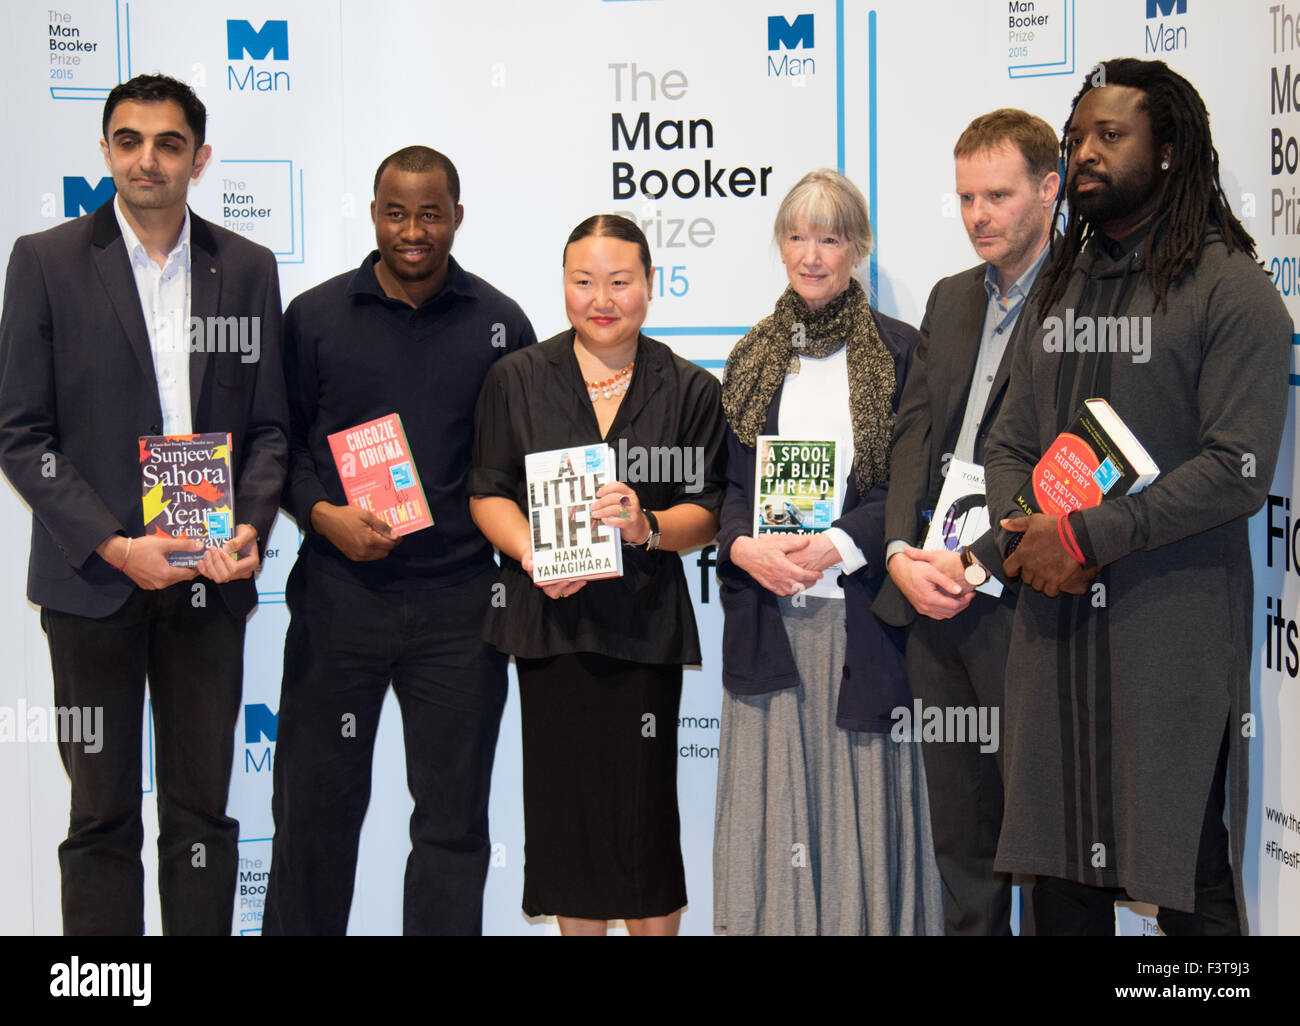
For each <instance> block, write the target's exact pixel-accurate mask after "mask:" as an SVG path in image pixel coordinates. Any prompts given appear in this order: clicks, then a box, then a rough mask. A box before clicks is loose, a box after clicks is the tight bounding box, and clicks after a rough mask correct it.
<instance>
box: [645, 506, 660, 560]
mask: <svg viewBox="0 0 1300 1026" xmlns="http://www.w3.org/2000/svg"><path fill="white" fill-rule="evenodd" d="M641 512H642V513H644V514H645V518H646V520H648V521H649V522H650V535H649V537H647V538H646V540H645V547H646V551H647V552H653V551H654V550H655V549H657V548H659V518H658V517H657V516H655V515H654V514H653V513H651V512H650V511H649V510H648V509H643V510H642V511H641Z"/></svg>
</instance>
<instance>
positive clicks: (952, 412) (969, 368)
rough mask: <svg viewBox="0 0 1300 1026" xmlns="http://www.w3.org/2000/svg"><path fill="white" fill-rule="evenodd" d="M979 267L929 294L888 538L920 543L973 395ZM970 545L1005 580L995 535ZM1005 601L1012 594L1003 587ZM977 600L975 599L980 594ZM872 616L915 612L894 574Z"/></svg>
mask: <svg viewBox="0 0 1300 1026" xmlns="http://www.w3.org/2000/svg"><path fill="white" fill-rule="evenodd" d="M987 267H988V264H980V265H979V266H977V267H972V268H970V269H969V270H965V271H962V272H961V273H960V274H954V275H952V277H950V278H944V279H943V280H942V281H940V282H939V283H938V284H937V285H935V287H934V288H933V289H932V290H931V291H930V299H929V301H928V302H927V303H926V304H925V318H924V319H923V320H922V321H921V339H920V342H919V343H918V344H917V347H916V355H915V356H914V357H913V360H912V372H911V374H910V375H908V378H907V388H906V389H905V390H904V392H903V401H902V405H901V406H900V408H899V411H898V419H897V420H896V421H895V422H894V451H893V453H892V455H891V456H890V473H889V500H888V502H887V503H886V506H885V539H886V541H887V542H888V541H889V540H892V539H894V538H902V539H903V540H904V541H906V542H908V543H909V544H912V545H920V544H921V543H922V541H923V540H924V537H925V530H926V526H927V525H926V524H925V520H924V518H923V517H922V515H921V514H922V512H923V511H924V510H933V509H934V507H935V504H936V503H937V502H938V501H939V492H940V490H941V489H942V488H943V470H944V466H945V465H946V463H947V460H945V459H944V456H945V455H946V454H949V453H951V452H952V451H953V449H954V448H956V445H957V436H958V435H959V434H960V433H961V422H962V416H963V415H964V414H965V412H966V400H967V397H968V396H969V395H970V386H971V378H972V377H973V376H974V374H975V360H976V357H977V356H978V355H979V347H980V336H981V335H982V334H983V331H984V315H985V312H986V310H987V308H988V301H989V299H988V292H987V291H986V290H985V288H984V275H985V269H986V268H987ZM1036 302H1037V296H1036V295H1034V294H1033V293H1031V294H1030V296H1028V297H1027V298H1026V299H1025V305H1024V306H1023V307H1021V310H1020V316H1019V317H1017V318H1016V324H1015V327H1014V328H1013V329H1012V335H1011V338H1010V339H1009V340H1008V341H1007V348H1006V352H1005V353H1003V356H1002V362H1001V363H1000V364H999V365H998V370H997V374H996V375H995V376H994V378H993V387H992V390H991V391H990V392H989V398H988V403H987V404H986V405H985V407H984V414H983V416H982V417H981V418H980V424H979V431H978V433H977V435H976V437H975V462H976V463H979V464H983V462H984V443H985V442H986V441H987V440H988V434H989V429H990V428H991V427H992V426H993V421H994V420H995V419H996V418H997V414H998V409H999V408H1000V406H1001V404H1002V397H1003V396H1004V395H1005V394H1006V390H1007V379H1008V377H1009V376H1010V373H1011V353H1012V350H1013V349H1014V348H1015V346H1016V340H1017V339H1018V338H1019V337H1020V336H1021V327H1022V325H1024V324H1025V323H1027V322H1028V321H1029V320H1032V319H1033V304H1034V303H1036ZM971 549H972V550H973V551H974V552H975V555H976V556H977V557H978V558H979V560H980V562H981V563H983V564H984V565H985V566H986V567H987V568H988V569H989V572H990V573H995V574H997V575H998V576H999V578H1001V577H1002V556H1001V553H1000V552H999V551H998V547H997V543H996V541H995V540H994V537H993V533H992V532H986V533H985V534H984V535H983V536H982V537H980V538H978V539H977V540H976V541H975V543H974V544H973V545H971ZM1003 596H1004V601H1006V600H1008V599H1010V598H1011V596H1008V594H1007V593H1006V592H1003ZM977 597H978V596H977ZM872 608H873V609H874V611H875V613H876V615H877V616H879V617H880V618H881V619H882V620H884V621H885V622H886V623H891V624H894V625H895V626H897V627H904V626H906V625H908V624H910V623H911V622H912V621H913V619H915V617H916V610H915V609H913V608H912V604H911V603H910V602H908V601H907V599H906V598H904V596H903V593H902V592H901V591H899V590H898V586H897V585H896V584H894V582H893V580H892V579H886V581H885V584H884V586H883V587H882V588H881V590H880V597H879V598H878V599H877V600H876V602H875V605H874V606H873V607H872Z"/></svg>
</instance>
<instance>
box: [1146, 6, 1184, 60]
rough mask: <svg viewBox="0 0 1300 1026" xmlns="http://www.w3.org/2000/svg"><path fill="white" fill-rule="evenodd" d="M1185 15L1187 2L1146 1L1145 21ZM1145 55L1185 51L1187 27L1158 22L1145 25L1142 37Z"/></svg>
mask: <svg viewBox="0 0 1300 1026" xmlns="http://www.w3.org/2000/svg"><path fill="white" fill-rule="evenodd" d="M1186 13H1187V0H1147V20H1148V21H1150V20H1151V19H1153V18H1171V17H1177V16H1178V15H1182V14H1186ZM1142 42H1143V47H1144V50H1145V52H1146V53H1173V52H1176V51H1178V50H1186V49H1187V26H1186V25H1179V24H1172V25H1171V24H1168V23H1167V22H1163V21H1162V22H1159V23H1157V24H1155V25H1147V26H1146V30H1145V33H1144V35H1143V40H1142Z"/></svg>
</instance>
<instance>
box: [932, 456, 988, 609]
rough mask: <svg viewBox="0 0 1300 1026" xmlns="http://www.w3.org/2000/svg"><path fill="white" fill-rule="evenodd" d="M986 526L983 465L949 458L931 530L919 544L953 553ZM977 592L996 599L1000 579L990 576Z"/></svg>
mask: <svg viewBox="0 0 1300 1026" xmlns="http://www.w3.org/2000/svg"><path fill="white" fill-rule="evenodd" d="M988 529H989V507H988V500H987V499H986V498H985V497H984V468H983V467H981V466H980V465H979V464H978V463H967V462H966V461H965V460H959V459H951V460H949V461H948V470H947V475H946V476H945V477H944V479H943V488H942V489H940V491H939V502H938V504H937V505H936V506H935V507H934V516H933V517H931V518H930V529H929V530H928V531H926V533H925V544H924V545H922V546H921V547H922V548H924V549H931V550H935V551H940V552H942V551H944V550H947V551H948V552H956V551H958V550H960V549H961V547H962V546H963V545H969V544H971V542H973V541H974V540H975V539H976V538H978V537H980V535H982V534H984V532H985V531H987V530H988ZM975 590H976V591H982V592H983V593H984V594H986V595H992V596H993V597H994V598H997V597H998V596H999V595H1001V594H1002V582H1001V581H999V580H998V579H997V578H996V577H993V576H991V575H990V577H989V579H988V580H987V581H985V582H984V583H983V584H981V585H980V586H979V587H978V588H976V589H975Z"/></svg>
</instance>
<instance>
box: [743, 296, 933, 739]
mask: <svg viewBox="0 0 1300 1026" xmlns="http://www.w3.org/2000/svg"><path fill="white" fill-rule="evenodd" d="M875 317H876V326H877V328H878V330H879V332H880V340H881V341H882V342H883V343H884V344H885V346H886V348H888V350H889V351H890V353H891V354H892V355H893V357H894V380H895V382H896V384H895V388H894V395H893V397H892V399H893V405H894V408H895V409H897V408H898V404H899V401H900V397H901V395H902V394H903V383H904V382H905V381H907V380H908V378H909V376H910V373H912V371H909V367H912V366H914V365H913V350H914V347H915V345H916V329H915V328H913V327H912V326H911V325H910V324H904V323H903V322H902V321H897V320H894V318H892V317H886V316H885V315H884V314H882V313H879V312H876V314H875ZM783 389H784V382H783V383H782V386H781V387H778V388H777V390H776V394H775V395H774V396H773V397H772V402H771V403H770V404H769V405H768V408H767V420H766V423H765V424H764V426H763V433H764V434H769V435H774V434H776V433H777V430H776V427H777V422H778V411H779V410H780V408H781V393H782V391H783ZM756 458H757V454H756V452H755V450H754V447H753V446H749V445H745V444H743V443H742V442H741V441H740V439H739V438H737V437H736V433H735V432H734V431H732V430H731V428H730V427H728V428H727V494H726V498H725V499H724V500H723V504H722V518H721V523H720V525H719V527H718V591H719V593H720V597H721V601H722V609H723V613H724V614H725V618H724V620H723V625H722V683H723V685H724V686H725V687H726V688H727V690H728V691H730V692H732V693H733V694H738V695H759V694H764V693H766V692H770V691H780V690H783V689H785V688H793V687H798V685H799V671H798V669H797V668H796V667H795V662H794V653H793V651H792V650H791V648H790V639H789V637H788V636H787V635H786V632H785V625H784V624H783V623H782V622H781V609H780V606H779V605H778V604H777V597H776V596H775V595H773V594H772V593H771V592H770V591H768V590H767V589H766V588H764V587H763V586H762V585H760V584H759V583H758V582H757V581H755V580H754V579H753V578H752V577H750V576H749V574H748V573H746V572H745V571H744V570H742V569H740V567H738V566H736V564H735V563H733V562H732V561H731V546H732V544H733V543H734V542H735V540H736V539H737V538H739V537H740V536H741V535H742V534H745V535H748V534H753V529H754V521H753V517H754V495H753V492H754V461H755V459H756ZM844 488H845V492H844V505H843V506H842V507H841V510H840V518H839V519H838V520H836V521H835V525H834V526H836V527H839V528H842V529H843V530H844V531H845V532H847V533H848V535H849V537H850V538H852V539H853V542H854V544H855V545H857V546H858V548H860V549H861V550H862V554H863V555H864V556H865V557H866V559H867V565H866V566H864V567H862V568H861V569H860V570H858V571H857V572H856V573H854V574H851V575H845V574H841V575H840V585H841V586H842V587H843V588H844V616H845V619H846V621H847V624H848V639H847V645H846V649H845V653H844V672H843V676H842V677H841V679H840V697H839V705H838V707H837V709H836V717H835V722H836V723H837V725H839V726H841V727H843V728H845V729H846V730H867V731H874V732H877V733H880V732H885V731H888V730H889V729H890V727H891V725H892V723H893V719H892V717H891V712H892V710H893V709H895V708H896V707H898V706H905V705H908V704H909V703H910V702H911V700H912V695H911V691H910V690H909V689H908V685H907V671H906V668H905V666H904V661H903V651H904V643H905V636H904V632H903V631H901V630H898V629H897V628H894V627H890V626H887V625H886V624H884V623H881V622H880V620H878V619H877V618H876V617H875V616H873V615H872V612H871V604H872V603H873V602H874V601H875V600H876V595H877V594H878V592H879V591H880V586H881V582H882V580H885V579H886V578H884V577H883V569H884V563H885V532H884V525H885V496H886V494H887V493H888V491H889V486H888V484H885V483H882V484H878V485H876V486H875V487H874V488H872V489H871V491H870V492H869V493H868V494H867V495H866V496H865V497H863V496H861V495H859V494H858V486H857V481H856V479H855V478H854V475H853V470H852V468H850V469H849V471H848V480H847V481H846V482H845V483H844ZM832 601H838V600H832Z"/></svg>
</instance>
